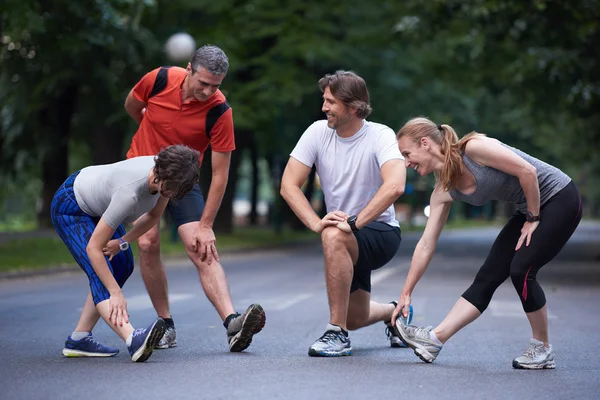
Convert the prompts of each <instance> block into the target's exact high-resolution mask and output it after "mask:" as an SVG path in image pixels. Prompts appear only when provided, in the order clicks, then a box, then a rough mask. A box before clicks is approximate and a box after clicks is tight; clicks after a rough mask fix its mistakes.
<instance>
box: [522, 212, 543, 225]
mask: <svg viewBox="0 0 600 400" xmlns="http://www.w3.org/2000/svg"><path fill="white" fill-rule="evenodd" d="M525 219H526V220H527V222H536V221H539V220H540V216H539V215H533V214H532V213H531V212H530V211H527V214H525Z"/></svg>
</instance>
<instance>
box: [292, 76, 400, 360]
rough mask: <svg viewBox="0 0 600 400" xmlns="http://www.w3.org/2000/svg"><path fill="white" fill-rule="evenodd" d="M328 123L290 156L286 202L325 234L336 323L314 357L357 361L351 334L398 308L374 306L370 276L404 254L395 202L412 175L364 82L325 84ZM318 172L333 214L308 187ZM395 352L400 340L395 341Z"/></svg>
mask: <svg viewBox="0 0 600 400" xmlns="http://www.w3.org/2000/svg"><path fill="white" fill-rule="evenodd" d="M319 88H320V89H321V91H323V107H322V110H323V112H324V113H325V114H326V115H327V120H321V121H317V122H315V123H313V124H312V125H311V126H310V127H309V128H308V129H307V130H306V131H305V132H304V134H303V135H302V137H301V138H300V140H299V142H298V144H297V145H296V147H295V148H294V150H293V151H292V153H291V157H290V159H289V161H288V164H287V166H286V169H285V172H284V174H283V178H282V182H281V195H282V196H283V198H284V199H285V201H286V202H287V203H288V204H289V205H290V207H291V208H292V210H293V211H294V212H295V213H296V215H297V216H298V218H300V220H301V221H302V222H303V223H304V224H305V225H306V226H307V227H308V228H310V229H311V230H313V231H315V232H317V233H320V234H321V238H322V243H323V252H324V255H325V278H326V284H327V296H328V298H329V309H330V321H329V325H327V329H326V332H325V333H324V334H323V336H321V338H320V339H318V340H317V341H316V342H315V343H314V344H313V345H312V346H311V347H310V349H309V351H308V354H309V355H311V356H344V355H350V354H352V347H351V345H350V339H349V338H348V330H355V329H359V328H362V327H364V326H367V325H371V324H374V323H375V322H378V321H385V322H387V323H386V325H387V327H388V329H387V331H388V335H389V334H391V333H392V332H393V330H392V329H389V327H390V323H389V321H390V320H391V317H392V312H393V311H394V308H395V305H394V303H390V304H379V303H375V302H371V301H370V297H371V294H370V292H371V271H372V270H374V269H377V268H380V267H382V266H384V265H385V264H386V263H388V262H389V261H390V260H391V259H392V258H393V257H394V255H395V254H396V252H397V250H398V247H399V246H400V241H401V239H400V227H399V224H398V222H397V221H396V219H395V212H394V207H393V202H394V201H395V200H396V199H397V198H398V197H399V196H400V195H402V193H404V184H405V182H406V168H405V166H404V161H403V160H404V159H403V157H402V155H401V154H400V151H399V150H398V146H397V144H396V143H395V135H394V132H393V131H392V130H391V129H390V128H389V127H387V126H385V125H381V124H377V123H374V122H369V121H366V120H365V118H366V117H367V116H368V115H369V114H370V113H371V107H370V105H369V92H368V90H367V86H366V84H365V81H364V80H363V79H362V78H361V77H360V76H358V75H356V74H355V73H353V72H347V71H337V72H336V73H334V74H331V75H326V76H325V77H323V78H322V79H321V80H319ZM313 165H315V166H316V168H317V172H318V174H319V178H320V180H321V187H322V189H323V193H324V196H325V203H326V205H327V212H328V214H327V215H326V216H325V217H324V218H323V219H321V218H319V216H318V215H317V214H316V213H315V211H314V210H313V209H312V208H311V206H310V204H309V202H308V201H307V199H306V197H305V196H304V194H303V192H302V190H301V186H302V184H303V183H304V182H305V180H306V178H307V177H308V175H309V173H310V170H311V168H312V166H313ZM390 339H391V341H392V346H393V347H399V346H398V344H399V343H400V340H399V338H398V337H396V336H393V337H391V338H390Z"/></svg>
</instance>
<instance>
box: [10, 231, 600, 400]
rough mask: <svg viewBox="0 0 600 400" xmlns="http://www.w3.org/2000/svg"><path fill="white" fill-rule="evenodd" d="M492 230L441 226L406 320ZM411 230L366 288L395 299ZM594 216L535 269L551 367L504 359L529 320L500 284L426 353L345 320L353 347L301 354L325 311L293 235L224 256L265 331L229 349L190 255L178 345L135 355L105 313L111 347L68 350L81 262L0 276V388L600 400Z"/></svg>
mask: <svg viewBox="0 0 600 400" xmlns="http://www.w3.org/2000/svg"><path fill="white" fill-rule="evenodd" d="M497 231H498V230H497V228H489V229H480V230H475V231H461V232H446V233H443V236H442V238H441V240H440V244H439V246H438V252H437V255H436V256H435V258H434V260H433V262H432V264H431V266H430V268H429V270H428V271H427V273H426V275H425V276H424V278H423V279H422V280H421V283H420V284H419V285H418V286H417V289H416V290H415V292H414V294H413V304H414V307H415V323H416V324H418V325H435V324H436V323H438V322H439V321H441V319H442V318H443V317H444V316H445V314H446V313H447V312H448V310H449V309H450V308H451V307H452V305H453V304H454V302H455V301H456V299H457V298H458V297H459V296H460V295H461V293H462V292H463V291H464V290H465V289H466V288H467V287H468V286H469V285H470V283H471V280H472V279H473V276H474V274H475V272H476V271H477V269H478V267H479V265H480V264H481V262H482V261H483V258H484V257H485V255H486V252H487V250H488V249H489V246H490V245H491V242H492V240H493V239H494V237H495V235H496V233H497ZM416 239H417V237H415V236H414V235H408V236H407V237H406V239H405V240H404V242H403V244H402V246H401V250H400V252H399V254H398V256H397V257H396V259H394V260H393V261H392V262H391V263H390V264H389V265H388V266H386V267H384V268H382V269H380V270H379V271H377V272H375V273H374V275H373V299H374V300H376V301H382V302H389V301H391V300H395V299H397V298H398V295H399V292H400V288H401V284H402V282H403V280H404V277H405V274H406V271H407V270H408V266H409V260H410V256H411V254H412V250H413V248H414V245H415V243H416ZM599 255H600V226H599V225H598V224H583V225H582V226H581V227H580V229H579V230H578V231H577V232H576V234H575V236H574V237H573V239H572V240H571V242H570V243H569V244H568V245H567V246H566V248H565V249H564V250H563V252H562V253H561V255H560V256H559V257H558V258H557V259H556V260H555V261H553V262H552V263H550V264H549V265H547V266H546V267H545V268H544V269H542V271H541V272H540V273H539V275H538V276H539V279H540V282H541V283H542V286H543V287H544V288H545V290H546V296H547V299H548V309H549V314H550V334H551V342H552V344H553V346H554V348H555V352H556V358H557V368H556V369H555V370H544V371H521V370H514V369H513V368H512V367H511V361H512V359H513V358H514V357H515V356H517V355H520V354H521V353H522V352H523V350H524V349H525V348H526V347H527V345H528V341H529V338H530V330H529V327H528V323H527V320H526V317H525V315H524V314H523V312H522V310H521V307H520V302H519V300H518V298H517V296H516V293H515V292H514V289H513V288H512V286H511V285H510V281H508V282H506V283H505V284H504V285H502V286H501V287H500V288H499V289H498V291H497V292H496V294H495V296H494V300H493V301H492V303H491V304H490V307H489V309H488V310H487V311H486V313H484V315H483V316H482V317H481V318H479V319H478V320H477V321H475V322H474V323H473V324H472V325H470V326H468V327H467V328H465V329H464V330H463V331H462V332H460V333H459V334H457V335H456V336H455V337H454V338H452V339H451V340H450V341H449V342H448V343H447V344H446V346H445V347H444V349H443V351H442V352H441V353H440V356H439V357H438V359H437V360H436V361H435V363H433V364H425V363H423V362H422V361H420V360H419V359H418V358H417V357H416V356H415V355H414V354H413V352H412V351H411V350H409V349H394V348H390V347H389V342H388V341H387V339H386V336H385V333H384V326H383V324H381V323H380V324H376V325H373V326H370V327H367V328H364V329H361V330H358V331H355V332H351V336H350V337H351V340H352V345H353V348H354V354H353V355H352V356H351V357H343V358H339V359H321V358H312V357H308V355H307V350H308V347H309V346H310V345H311V344H312V343H313V342H314V340H316V339H317V338H318V337H319V336H320V335H321V334H322V333H323V331H324V328H325V325H326V324H327V322H328V308H327V298H326V295H325V284H324V278H323V266H322V258H321V253H320V250H319V248H318V246H317V247H302V248H298V249H287V250H282V251H272V252H262V253H260V252H257V253H248V254H238V255H231V256H223V257H222V262H223V264H224V266H225V269H226V273H227V275H228V279H229V284H230V287H231V292H232V296H233V299H234V303H235V304H236V307H237V308H238V310H239V311H243V309H245V307H247V306H248V305H249V304H250V303H253V302H258V303H260V304H262V305H263V307H264V308H265V310H266V312H267V324H266V327H265V329H264V330H263V331H262V332H261V333H260V334H258V335H257V336H255V339H254V341H253V343H252V345H251V346H250V347H249V348H248V350H247V351H246V352H244V353H238V354H233V353H229V352H228V347H227V342H226V337H225V331H224V328H223V327H222V325H221V321H220V319H219V318H218V315H217V314H216V312H215V311H214V310H213V308H212V306H211V305H210V303H209V302H208V300H207V299H206V297H205V296H204V295H203V293H202V290H201V287H200V284H199V282H198V278H197V274H196V271H195V269H194V268H193V267H192V266H191V264H190V263H188V262H184V263H182V264H179V265H177V264H174V265H169V267H168V275H169V285H170V291H171V302H172V312H173V316H174V318H175V323H176V326H177V334H178V342H179V346H178V347H176V348H173V349H170V350H156V351H155V352H154V354H153V355H152V357H151V358H150V359H149V360H148V362H146V363H143V364H134V363H132V362H131V361H130V358H129V355H128V353H127V349H126V347H125V345H124V344H123V343H122V342H121V341H120V339H119V338H118V337H117V336H116V335H115V334H113V333H112V331H110V329H109V328H107V327H106V326H105V325H104V324H103V323H102V322H101V323H99V325H98V327H97V328H96V329H95V331H94V334H95V337H96V338H97V339H99V340H100V341H102V342H103V343H105V344H108V345H113V346H117V347H119V348H120V349H121V353H120V354H119V355H118V356H116V357H113V358H106V359H67V358H63V357H62V355H61V349H62V345H63V343H64V340H65V339H66V337H67V335H68V334H69V333H70V332H71V331H72V330H73V327H74V326H75V323H76V321H77V318H78V315H79V312H80V310H81V307H82V305H83V301H84V299H85V296H86V293H87V290H88V287H87V280H86V278H85V277H84V275H83V273H81V272H75V273H62V274H57V275H51V276H43V277H37V278H27V279H9V280H4V281H0V320H1V321H2V323H1V324H0V340H1V346H0V398H1V399H5V400H8V399H78V400H80V399H154V398H161V399H188V398H189V399H200V398H201V399H237V398H244V399H278V398H281V399H283V398H285V399H329V398H340V399H342V398H343V399H381V398H394V399H400V398H409V399H432V398H435V399H480V398H486V400H492V399H530V398H535V399H597V398H600V357H599V356H598V354H597V353H596V351H595V350H596V349H597V348H598V346H597V343H598V342H600V330H599V328H600V307H599V306H598V304H600V290H599V288H600V259H599V258H598V256H599ZM125 295H126V296H127V299H128V304H129V311H130V315H131V319H132V322H133V324H134V325H135V326H136V327H143V326H146V325H147V324H149V323H150V321H151V320H152V319H153V318H154V316H155V314H154V311H153V309H152V307H151V305H150V301H149V298H148V296H147V294H146V292H145V289H144V286H143V283H142V281H141V278H140V276H139V273H138V272H137V271H136V272H135V273H134V275H133V276H132V278H131V279H130V281H129V282H128V283H127V285H126V286H125Z"/></svg>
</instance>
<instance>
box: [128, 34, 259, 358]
mask: <svg viewBox="0 0 600 400" xmlns="http://www.w3.org/2000/svg"><path fill="white" fill-rule="evenodd" d="M228 68H229V60H228V58H227V56H226V55H225V53H224V52H223V50H221V49H220V48H219V47H217V46H212V45H206V46H202V47H200V48H199V49H198V50H196V52H195V53H194V56H193V57H192V60H191V61H190V62H189V63H188V65H187V68H185V69H183V68H179V67H162V68H157V69H155V70H153V71H150V72H149V73H147V74H146V75H145V76H144V77H143V78H142V79H141V80H140V81H139V82H138V83H137V84H136V85H135V87H134V88H133V89H132V90H131V91H130V92H129V95H128V96H127V99H126V100H125V109H126V110H127V112H128V113H129V115H131V117H132V118H133V119H134V120H135V121H136V122H138V123H139V125H140V126H139V128H138V131H137V132H136V134H135V136H134V137H133V139H132V142H131V147H130V149H129V151H128V152H127V158H131V157H138V156H146V155H154V154H157V153H158V152H159V151H160V149H161V148H163V147H166V146H168V145H172V144H185V145H187V146H189V147H191V148H194V149H196V150H198V151H200V154H201V157H202V155H204V152H205V151H206V149H207V148H208V146H209V145H210V146H211V152H212V164H211V165H212V180H211V184H210V190H209V192H208V197H207V199H206V204H205V202H204V198H203V196H202V193H201V192H200V188H199V186H198V185H196V186H195V187H194V189H193V190H192V191H191V192H190V193H188V194H187V195H186V196H185V197H184V198H183V199H181V200H179V201H178V202H170V203H169V205H168V206H167V209H168V211H169V214H170V215H171V218H172V219H173V222H174V223H175V225H176V226H177V231H178V233H179V236H180V238H181V240H182V242H183V244H184V246H185V250H186V252H187V254H188V256H189V258H190V260H192V262H193V263H194V264H195V265H196V267H197V268H198V273H199V275H200V282H201V283H202V287H203V288H204V293H205V294H206V296H207V297H208V299H209V300H210V301H211V303H212V304H213V305H214V307H215V308H216V310H217V312H218V313H219V315H220V317H221V319H222V320H223V325H224V326H225V328H226V329H227V338H228V342H229V349H230V350H231V351H242V350H245V349H246V348H247V347H248V346H249V345H250V342H251V341H252V336H253V335H254V334H256V333H258V332H260V330H261V329H262V328H263V326H264V325H265V313H264V311H263V309H262V307H261V306H260V305H258V304H252V305H250V307H248V309H247V310H246V312H245V313H244V314H238V313H236V312H235V309H234V308H233V303H232V301H231V295H230V293H229V288H228V285H227V279H226V277H225V272H224V271H223V268H222V267H221V264H220V263H219V254H218V252H217V248H216V245H215V234H214V232H213V229H212V226H213V222H214V220H215V216H216V215H217V211H218V210H219V206H220V204H221V200H222V199H223V194H224V193H225V188H226V186H227V180H228V176H229V165H230V161H231V152H232V151H233V150H235V140H234V133H233V117H232V113H231V107H230V106H229V104H228V103H227V99H226V98H225V96H224V95H223V93H222V92H221V91H220V90H219V86H220V85H221V82H222V81H223V79H224V78H225V75H226V74H227V70H228ZM200 162H202V158H201V160H200ZM138 245H139V249H140V270H141V273H142V278H143V279H144V283H145V284H146V289H147V290H148V294H149V295H150V299H151V300H152V304H153V305H154V308H155V309H156V312H157V314H158V316H160V317H161V318H163V319H164V320H165V322H166V324H167V330H166V332H165V335H164V337H163V339H162V340H161V341H160V343H159V345H158V346H157V348H163V349H166V348H169V347H174V346H176V345H177V340H176V335H175V325H174V323H173V319H172V317H171V312H170V309H169V300H168V289H167V276H166V273H165V269H164V266H163V264H162V262H161V259H160V232H159V227H158V225H157V226H155V227H154V228H152V229H150V230H149V231H148V232H147V233H146V234H145V235H143V236H141V237H140V238H139V239H138Z"/></svg>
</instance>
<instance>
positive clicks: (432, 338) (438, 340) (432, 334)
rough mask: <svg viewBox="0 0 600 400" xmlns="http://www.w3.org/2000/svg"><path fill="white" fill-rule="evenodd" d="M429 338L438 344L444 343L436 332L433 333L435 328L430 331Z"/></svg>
mask: <svg viewBox="0 0 600 400" xmlns="http://www.w3.org/2000/svg"><path fill="white" fill-rule="evenodd" d="M429 339H431V341H432V342H433V343H434V344H437V345H438V346H443V345H444V344H443V343H442V342H440V339H438V337H437V336H436V335H435V333H433V330H431V331H429Z"/></svg>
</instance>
